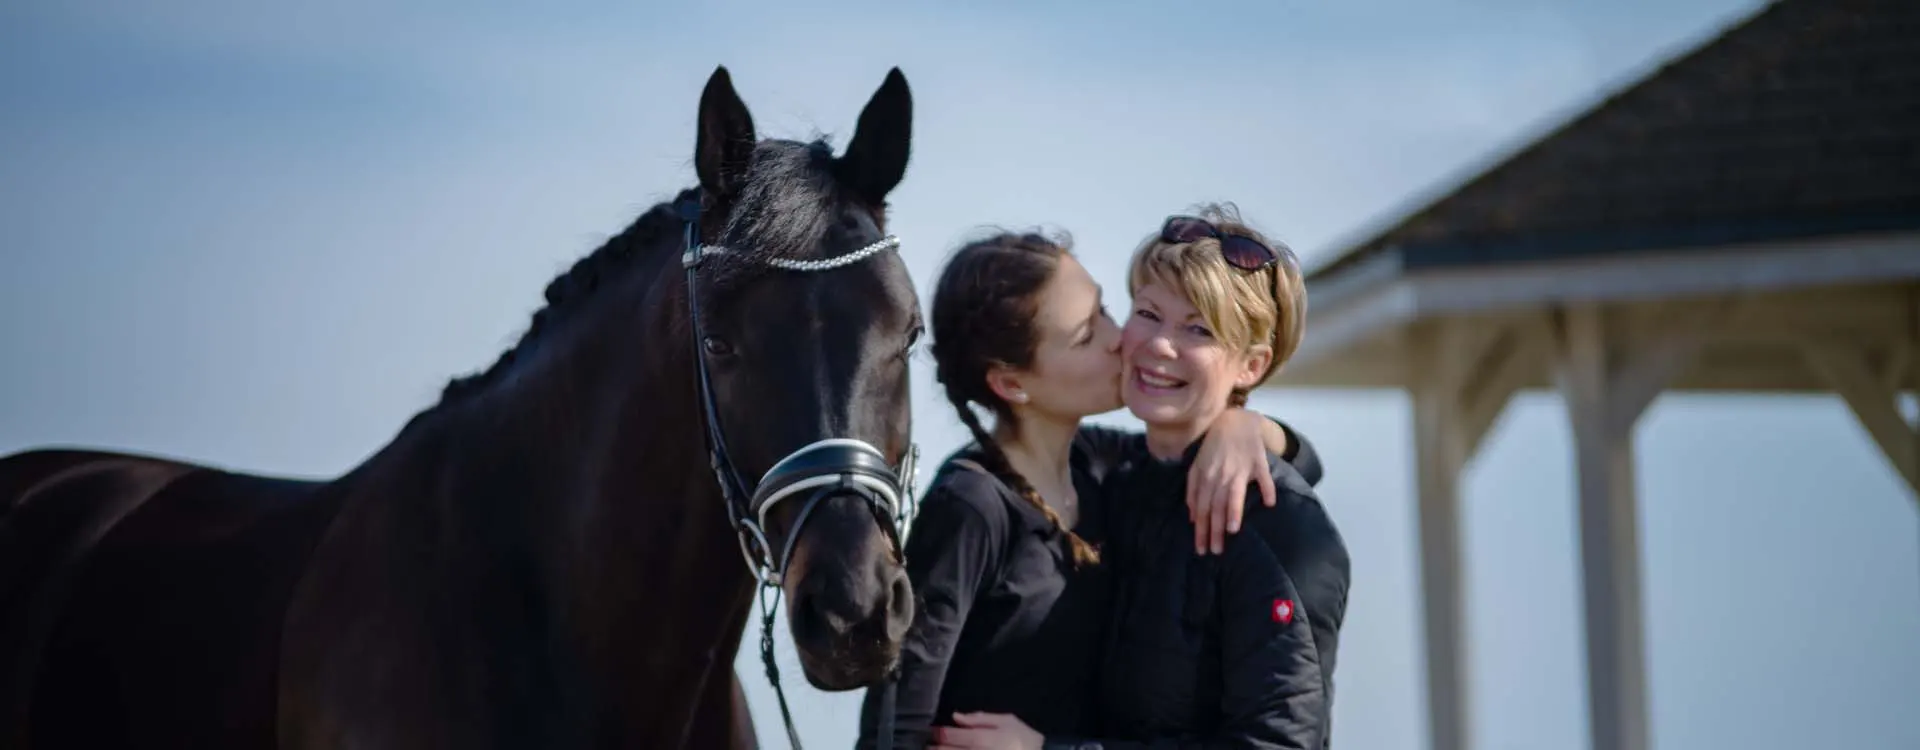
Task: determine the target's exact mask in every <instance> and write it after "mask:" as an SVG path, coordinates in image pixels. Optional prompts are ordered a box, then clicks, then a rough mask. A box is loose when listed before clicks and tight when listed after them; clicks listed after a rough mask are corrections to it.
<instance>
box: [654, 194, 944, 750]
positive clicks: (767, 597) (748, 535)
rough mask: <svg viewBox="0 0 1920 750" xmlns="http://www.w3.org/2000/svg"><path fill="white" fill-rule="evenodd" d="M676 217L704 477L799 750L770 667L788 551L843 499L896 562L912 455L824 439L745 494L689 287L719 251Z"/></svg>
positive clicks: (782, 697) (839, 259)
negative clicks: (742, 564)
mask: <svg viewBox="0 0 1920 750" xmlns="http://www.w3.org/2000/svg"><path fill="white" fill-rule="evenodd" d="M678 209H679V211H680V220H681V222H682V223H683V224H684V225H685V227H686V241H685V246H684V247H685V251H684V253H683V254H682V255H681V257H680V265H681V267H682V268H684V269H685V270H686V274H687V318H688V321H689V323H690V324H691V325H692V328H693V360H694V363H695V364H694V367H695V369H696V370H697V371H698V373H699V377H700V401H701V405H702V407H703V408H704V409H705V415H706V425H707V455H708V461H709V463H710V464H711V465H712V467H713V474H714V478H715V479H716V480H718V481H719V483H720V492H721V495H723V496H724V498H725V501H726V507H727V520H728V522H729V524H731V525H732V527H733V530H734V534H735V537H736V539H737V540H738V541H739V543H740V555H741V557H742V558H744V559H745V560H746V563H747V570H748V571H749V572H751V573H752V574H753V577H754V579H755V581H756V582H757V583H758V584H759V592H758V597H757V598H758V599H759V601H760V660H761V662H762V663H764V664H765V665H766V669H767V681H768V682H770V683H772V684H773V694H774V696H775V697H776V698H778V699H779V701H780V718H781V720H782V721H784V722H785V723H786V727H787V740H788V741H789V742H790V743H792V746H793V747H794V748H796V750H797V749H798V748H799V747H800V734H799V732H798V731H796V730H795V729H794V727H793V713H792V711H790V710H789V709H788V708H787V696H786V692H785V691H783V690H781V688H780V671H779V669H778V668H777V667H775V666H774V661H773V623H774V618H775V613H776V612H777V611H778V610H779V607H780V594H781V584H782V582H783V581H784V579H785V576H786V571H787V564H788V562H790V561H791V558H792V555H793V545H794V541H795V540H796V539H799V538H800V530H801V528H802V527H803V526H804V525H805V524H806V522H807V517H808V516H809V515H812V513H813V509H814V508H815V507H816V506H818V505H819V504H820V501H821V500H824V499H826V498H828V497H833V496H837V495H852V496H855V497H858V498H861V499H862V500H865V501H866V503H867V507H868V508H869V509H871V510H872V511H873V514H874V518H875V520H876V521H878V522H879V524H880V528H881V529H883V530H885V531H886V534H887V539H888V541H889V542H890V543H891V545H892V547H893V552H894V554H895V556H897V557H899V558H900V559H905V550H904V547H903V545H902V542H901V537H902V535H903V534H904V529H905V528H906V524H907V521H908V512H907V509H908V506H910V505H912V504H913V481H914V471H915V468H916V464H917V462H918V459H919V456H920V448H919V446H918V445H916V444H914V443H912V442H911V441H909V442H908V444H907V450H906V453H905V454H904V455H902V456H901V458H900V464H899V466H890V465H888V463H887V459H886V454H884V453H882V452H881V451H880V449H878V448H875V447H874V446H873V445H872V444H869V443H867V442H866V441H863V440H858V439H855V438H844V437H843V438H828V439H825V440H820V441H817V442H814V443H811V444H809V445H806V446H803V447H801V448H800V449H799V450H796V451H794V452H792V453H789V454H787V456H786V457H785V458H782V459H780V461H778V462H776V463H775V464H774V465H773V468H770V469H768V470H767V473H766V474H765V475H763V476H761V477H760V481H759V483H758V484H755V485H751V486H750V485H748V484H747V483H746V482H745V481H742V480H741V478H740V473H739V471H738V470H737V469H736V468H735V467H734V464H733V461H732V460H731V459H729V457H728V456H727V441H726V437H725V435H724V434H723V432H722V430H721V427H720V414H719V409H718V407H717V405H716V403H715V401H714V395H713V386H712V383H711V380H710V378H709V376H708V374H707V357H706V351H705V345H704V343H703V342H704V340H705V338H706V334H705V332H704V330H703V328H702V327H701V325H700V304H699V294H698V291H697V290H698V284H696V283H695V282H696V277H697V275H698V274H697V272H698V270H699V267H700V264H701V262H703V261H704V260H706V259H707V258H708V257H712V256H714V255H718V254H721V253H723V252H724V251H725V250H724V248H717V247H707V246H704V245H703V244H702V243H701V242H700V201H699V199H697V198H689V199H686V200H682V201H681V202H680V203H679V205H678ZM899 244H900V241H899V240H898V239H897V238H895V237H892V236H888V237H885V238H882V239H881V240H880V241H879V242H875V243H873V244H871V245H868V246H866V247H863V248H860V249H858V250H855V251H853V252H850V253H846V254H844V255H839V256H836V257H832V258H825V259H821V260H792V259H785V258H774V259H769V260H767V261H765V262H766V263H768V264H769V265H772V266H773V267H775V268H780V269H783V270H787V271H795V272H800V273H812V272H820V271H828V270H832V269H835V268H840V267H843V266H847V265H852V264H854V263H858V262H860V261H863V260H866V259H867V258H869V257H872V256H873V255H876V254H878V253H880V252H882V251H885V250H890V249H894V248H897V247H898V246H899ZM795 499H797V500H800V501H801V503H802V504H801V506H800V510H799V512H798V513H796V514H795V515H794V518H793V524H792V525H791V526H790V527H789V528H788V529H787V533H786V539H785V540H784V542H783V543H782V544H781V545H780V550H779V553H778V554H775V553H774V548H773V545H772V544H770V543H769V540H768V538H767V533H766V529H767V514H768V512H769V511H771V510H772V509H773V508H774V507H775V506H776V505H778V504H779V503H781V502H783V501H787V500H795ZM893 677H894V676H892V675H890V676H889V677H888V679H887V684H886V686H885V687H884V688H883V689H884V691H885V692H884V693H883V694H882V699H881V719H880V729H881V732H880V735H879V736H880V743H881V744H880V748H881V750H887V748H889V747H890V746H891V745H892V741H893V705H892V704H893V702H894V693H895V689H894V682H895V681H894V679H893Z"/></svg>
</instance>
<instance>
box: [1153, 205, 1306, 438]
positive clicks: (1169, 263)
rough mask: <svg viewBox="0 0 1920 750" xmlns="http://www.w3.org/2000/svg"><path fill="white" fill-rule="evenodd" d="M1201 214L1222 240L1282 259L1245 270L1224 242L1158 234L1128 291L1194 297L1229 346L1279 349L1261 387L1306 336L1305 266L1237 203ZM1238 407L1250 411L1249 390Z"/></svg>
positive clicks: (1238, 398)
mask: <svg viewBox="0 0 1920 750" xmlns="http://www.w3.org/2000/svg"><path fill="white" fill-rule="evenodd" d="M1197 215H1198V216H1199V217H1200V218H1203V219H1206V220H1207V221H1210V222H1212V223H1213V225H1214V227H1215V228H1217V229H1219V230H1220V233H1221V234H1228V235H1243V236H1246V237H1249V238H1252V239H1255V240H1258V241H1260V242H1261V243H1262V244H1265V245H1266V246H1267V247H1270V248H1273V252H1274V255H1275V256H1276V257H1277V261H1276V262H1275V263H1274V264H1273V265H1271V266H1268V267H1266V268H1264V269H1261V270H1259V271H1243V270H1241V269H1239V268H1235V267H1233V266H1231V265H1229V264H1228V263H1227V261H1226V258H1225V257H1223V256H1222V255H1221V254H1220V241H1219V240H1217V239H1214V238H1212V237H1203V238H1201V239H1198V240H1195V241H1193V242H1187V243H1172V242H1166V241H1164V240H1162V239H1161V238H1160V233H1159V230H1157V229H1156V230H1155V231H1154V233H1153V235H1152V236H1149V237H1148V238H1147V239H1146V241H1145V242H1143V243H1141V245H1140V247H1139V248H1138V249H1136V250H1134V252H1133V260H1132V261H1131V262H1130V263H1129V267H1128V270H1127V286H1128V291H1129V292H1131V293H1134V294H1138V293H1139V291H1140V288H1141V287H1143V286H1146V285H1147V284H1150V283H1158V284H1160V285H1162V286H1165V287H1167V288H1168V289H1172V290H1174V291H1176V292H1178V293H1179V294H1180V295H1181V296H1184V297H1186V298H1187V301H1188V302H1190V303H1192V304H1193V306H1194V308H1195V309H1197V310H1199V312H1200V317H1201V319H1203V320H1205V321H1206V322H1207V327H1208V328H1210V329H1212V330H1213V332H1214V335H1215V336H1216V337H1218V338H1219V340H1220V342H1221V343H1222V344H1224V345H1226V346H1227V347H1228V348H1230V349H1233V350H1234V351H1238V352H1240V353H1242V354H1245V353H1247V352H1250V351H1252V349H1253V347H1254V346H1255V345H1259V344H1265V345H1267V346H1269V347H1272V349H1273V360H1272V361H1271V362H1270V363H1268V365H1267V371H1266V372H1265V373H1263V374H1261V376H1260V379H1259V380H1258V381H1255V382H1254V387H1255V388H1258V387H1260V385H1261V384H1263V383H1265V382H1267V379H1268V378H1271V377H1273V374H1274V373H1276V372H1279V371H1280V367H1281V365H1284V364H1286V362H1287V360H1288V359H1289V358H1291V357H1292V356H1293V353H1294V351H1295V350H1297V349H1299V348H1300V339H1301V338H1302V337H1303V336H1304V335H1305V333H1306V323H1307V289H1306V284H1305V282H1304V281H1303V280H1302V274H1301V272H1300V260H1299V258H1297V257H1296V256H1295V255H1294V253H1293V250H1292V249H1291V248H1288V247H1287V246H1286V245H1285V244H1283V243H1280V242H1275V241H1272V240H1269V239H1267V238H1266V236H1265V235H1262V234H1260V233H1259V232H1257V231H1255V230H1254V229H1253V228H1252V227H1249V226H1247V224H1246V222H1244V221H1242V220H1241V219H1240V213H1239V210H1238V209H1237V208H1235V207H1234V205H1233V204H1231V203H1223V204H1208V205H1206V206H1202V207H1201V208H1200V210H1199V212H1198V214H1197ZM1232 401H1233V405H1234V406H1244V405H1246V401H1247V394H1246V391H1243V390H1239V389H1235V390H1234V392H1233V397H1232Z"/></svg>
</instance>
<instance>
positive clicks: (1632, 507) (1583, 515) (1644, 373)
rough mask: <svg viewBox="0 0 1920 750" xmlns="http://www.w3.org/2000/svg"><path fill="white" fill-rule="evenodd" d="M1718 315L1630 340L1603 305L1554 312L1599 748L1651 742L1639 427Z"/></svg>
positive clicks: (1590, 701)
mask: <svg viewBox="0 0 1920 750" xmlns="http://www.w3.org/2000/svg"><path fill="white" fill-rule="evenodd" d="M1728 309H1731V308H1728ZM1711 318H1712V316H1702V318H1701V319H1700V320H1696V321H1681V322H1679V323H1677V324H1675V325H1674V326H1672V328H1671V330H1669V331H1666V332H1665V333H1664V334H1662V335H1659V336H1652V337H1649V336H1648V334H1647V332H1644V331H1643V332H1641V333H1642V335H1641V340H1640V341H1632V340H1630V339H1628V338H1627V337H1624V336H1622V335H1620V332H1619V331H1615V330H1610V327H1609V325H1608V323H1609V320H1608V319H1607V316H1606V314H1605V311H1604V310H1603V309H1602V308H1600V307H1598V306H1593V305H1580V306H1574V307H1572V308H1570V309H1566V310H1564V311H1562V312H1560V313H1559V314H1558V315H1557V316H1555V326H1554V328H1553V330H1554V334H1555V337H1556V343H1557V347H1556V352H1555V354H1556V367H1555V370H1556V377H1557V380H1558V381H1559V386H1560V392H1561V394H1562V398H1563V399H1564V400H1565V401H1566V406H1567V417H1568V419H1569V421H1570V422H1571V423H1572V431H1573V439H1574V454H1575V456H1574V457H1575V461H1574V466H1575V471H1576V473H1577V478H1576V487H1577V495H1578V502H1579V506H1580V514H1579V517H1580V559H1581V582H1582V589H1583V596H1582V605H1583V610H1584V614H1585V619H1586V645H1587V681H1588V685H1587V710H1588V731H1589V733H1590V741H1589V746H1590V747H1591V749H1592V750H1646V748H1647V747H1649V731H1648V725H1647V665H1646V645H1645V632H1644V618H1643V617H1642V607H1643V598H1642V594H1641V575H1640V535H1639V509H1638V499H1637V498H1636V497H1635V487H1634V455H1633V429H1634V425H1635V423H1637V422H1638V421H1639V418H1640V415H1641V414H1642V413H1644V412H1645V410H1646V408H1647V407H1648V406H1649V405H1650V404H1651V403H1652V402H1653V400H1654V398H1655V397H1656V396H1657V395H1658V394H1659V392H1660V390H1661V389H1662V388H1664V387H1665V386H1666V384H1667V383H1668V382H1670V381H1671V380H1672V379H1673V378H1675V377H1677V376H1678V375H1680V374H1681V372H1682V371H1683V370H1684V369H1685V368H1686V367H1687V366H1688V364H1689V363H1690V362H1691V361H1692V360H1693V357H1694V356H1695V354H1696V353H1697V351H1698V344H1697V334H1698V331H1699V328H1698V326H1699V325H1701V324H1703V323H1705V322H1706V321H1707V320H1710V319H1711Z"/></svg>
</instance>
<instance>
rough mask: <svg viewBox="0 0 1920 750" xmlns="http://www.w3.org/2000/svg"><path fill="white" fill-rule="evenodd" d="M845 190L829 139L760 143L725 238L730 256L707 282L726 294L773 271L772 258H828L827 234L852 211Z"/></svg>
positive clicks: (716, 263) (719, 263)
mask: <svg viewBox="0 0 1920 750" xmlns="http://www.w3.org/2000/svg"><path fill="white" fill-rule="evenodd" d="M841 187H842V186H840V185H839V184H838V182H837V181H836V179H835V175H834V170H833V148H832V146H831V145H829V144H828V142H827V141H826V139H825V138H819V139H816V140H814V141H811V142H808V143H800V142H796V141H787V140H766V141H761V142H760V144H759V145H758V146H756V147H755V148H754V154H753V166H752V168H751V170H750V171H749V172H748V175H747V182H746V184H745V186H744V187H742V188H741V190H740V194H739V195H738V196H737V197H736V198H735V199H734V201H733V209H732V211H731V212H730V213H729V215H728V218H727V225H726V227H725V229H724V230H723V231H722V232H721V233H720V237H721V242H722V244H724V245H725V246H726V252H725V253H723V254H720V255H718V256H716V257H715V258H714V265H713V267H712V269H711V272H710V276H709V278H708V281H709V282H710V283H712V284H713V285H714V286H715V287H717V288H721V289H725V288H728V287H733V286H737V285H739V284H740V283H742V282H744V281H745V280H746V279H747V278H749V277H751V276H752V275H754V274H757V273H761V272H764V271H766V270H767V269H769V268H771V266H769V265H768V264H767V261H768V260H770V259H774V258H808V257H820V256H824V255H825V254H826V253H827V252H828V251H827V250H826V249H825V247H824V246H825V243H826V238H827V234H828V232H830V231H832V229H833V227H834V225H835V224H836V223H838V221H839V219H840V215H841V213H842V212H843V211H844V210H846V208H847V203H846V201H845V200H843V198H842V191H841Z"/></svg>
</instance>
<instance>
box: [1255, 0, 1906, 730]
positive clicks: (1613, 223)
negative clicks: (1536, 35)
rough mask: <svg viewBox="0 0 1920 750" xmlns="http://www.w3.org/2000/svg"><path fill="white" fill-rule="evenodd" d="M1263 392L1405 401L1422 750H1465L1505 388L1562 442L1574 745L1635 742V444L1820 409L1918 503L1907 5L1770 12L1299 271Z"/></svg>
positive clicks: (1640, 654)
mask: <svg viewBox="0 0 1920 750" xmlns="http://www.w3.org/2000/svg"><path fill="white" fill-rule="evenodd" d="M1307 286H1308V294H1309V299H1310V301H1311V306H1312V311H1311V313H1310V316H1309V324H1308V329H1309V330H1308V336H1307V339H1306V342H1305V343H1304V344H1303V346H1302V348H1301V350H1300V352H1299V354H1298V355H1297V357H1296V358H1295V360H1294V361H1293V363H1291V364H1290V365H1289V366H1288V368H1287V369H1286V371H1285V373H1284V374H1283V375H1282V376H1281V377H1280V378H1278V379H1277V381H1278V382H1276V383H1275V384H1274V387H1304V388H1395V389H1406V390H1407V391H1408V392H1410V394H1411V396H1412V403H1413V405H1414V407H1413V412H1414V414H1413V424H1414V434H1415V436H1416V437H1415V442H1416V455H1417V460H1416V464H1417V468H1416V472H1417V475H1418V483H1417V486H1418V492H1419V497H1418V522H1419V529H1420V531H1419V539H1420V558H1419V559H1420V563H1421V584H1422V594H1423V598H1424V603H1425V613H1424V624H1425V642H1426V655H1427V675H1426V679H1427V696H1428V698H1427V701H1428V708H1429V713H1430V718H1431V725H1430V738H1431V743H1430V744H1431V747H1432V749H1433V750H1466V748H1468V747H1470V744H1471V738H1472V732H1471V729H1470V727H1469V726H1468V724H1467V717H1468V715H1469V712H1468V705H1469V703H1468V701H1469V698H1470V696H1469V695H1468V692H1467V688H1468V684H1469V680H1468V679H1467V674H1466V671H1467V669H1468V667H1469V659H1468V654H1467V650H1466V648H1465V634H1466V628H1465V622H1464V619H1463V611H1462V606H1463V604H1462V602H1463V598H1462V591H1461V583H1462V578H1461V576H1462V570H1461V559H1460V529H1459V526H1460V521H1459V518H1460V515H1459V477H1460V473H1461V470H1462V467H1463V466H1464V465H1465V464H1466V462H1468V461H1470V460H1472V458H1473V456H1474V454H1475V453H1476V451H1477V450H1478V447H1479V445H1480V442H1481V440H1482V439H1483V437H1484V436H1485V435H1486V434H1487V431H1488V428H1489V427H1490V426H1491V425H1492V424H1493V423H1494V421H1495V420H1496V419H1497V418H1498V416H1499V415H1500V413H1501V411H1502V410H1503V409H1504V408H1505V406H1506V404H1507V402H1508V401H1509V400H1510V399H1511V398H1512V397H1513V395H1514V394H1515V393H1517V392H1519V391H1521V390H1523V389H1546V388H1552V389H1556V390H1558V391H1559V392H1560V394H1561V396H1562V398H1563V399H1564V400H1565V402H1566V407H1567V413H1568V417H1569V419H1570V420H1571V423H1572V433H1573V437H1574V445H1575V451H1576V453H1577V455H1576V460H1575V464H1574V465H1575V467H1576V471H1577V472H1578V477H1577V482H1576V485H1577V497H1578V503H1579V513H1578V518H1579V523H1580V543H1581V564H1582V568H1583V572H1582V583H1583V586H1584V589H1585V592H1584V597H1583V603H1584V611H1585V624H1586V636H1585V637H1586V652H1587V653H1586V656H1587V667H1588V679H1589V681H1590V684H1589V689H1588V695H1589V706H1588V708H1589V712H1590V724H1591V731H1592V744H1591V747H1592V748H1593V750H1642V749H1644V748H1646V747H1648V745H1649V739H1648V736H1649V733H1648V726H1647V715H1648V713H1647V677H1646V674H1647V672H1646V652H1645V648H1644V646H1643V643H1642V622H1641V607H1642V604H1641V574H1640V549H1639V541H1638V539H1637V533H1636V520H1637V519H1636V512H1637V511H1636V507H1635V502H1636V500H1635V496H1634V453H1633V433H1634V425H1635V423H1636V422H1637V421H1638V418H1639V416H1640V414H1641V413H1642V412H1644V411H1645V410H1646V408H1647V406H1648V405H1649V404H1650V403H1651V402H1652V401H1653V400H1654V398H1656V397H1657V396H1658V395H1659V394H1660V393H1661V392H1662V391H1666V390H1678V391H1749V392H1802V393H1805V392H1831V393H1835V394H1838V395H1839V396H1840V397H1841V398H1843V399H1844V400H1845V401H1846V403H1847V405H1848V406H1849V407H1850V408H1851V409H1852V411H1853V413H1854V415H1855V416H1857V417H1858V418H1859V421H1860V424H1861V425H1862V426H1863V427H1864V428H1865V430H1866V432H1867V433H1869V434H1870V435H1871V436H1872V437H1873V439H1874V441H1876V442H1877V443H1878V444H1879V446H1880V448H1881V449H1882V450H1883V451H1884V452H1885V453H1886V456H1887V459H1888V461H1889V462H1890V463H1891V465H1892V467H1893V468H1894V470H1895V471H1897V472H1898V473H1899V474H1900V476H1901V477H1903V478H1904V479H1905V480H1906V482H1907V483H1908V485H1909V486H1910V487H1913V488H1914V490H1915V492H1916V493H1920V433H1916V429H1915V427H1914V426H1913V425H1911V424H1909V423H1908V422H1907V420H1906V419H1905V418H1904V417H1903V415H1902V414H1901V413H1900V411H1899V409H1898V408H1897V406H1896V397H1897V394H1898V393H1899V392H1901V391H1902V390H1910V389H1915V388H1916V387H1920V368H1916V367H1915V358H1916V356H1917V353H1920V2H1913V0H1782V1H1780V2H1775V3H1773V4H1770V5H1768V6H1766V7H1765V8H1764V9H1762V10H1760V11H1759V12H1758V13H1756V14H1754V15H1753V16H1751V17H1749V18H1747V19H1746V20H1744V21H1742V22H1740V23H1738V24H1736V25H1734V26H1733V27H1731V28H1729V29H1728V30H1726V31H1725V32H1724V33H1722V34H1721V35H1719V36H1718V37H1716V38H1714V39H1712V40H1710V41H1708V42H1706V43H1705V44H1703V45H1701V46H1699V47H1698V48H1696V49H1694V50H1693V51H1692V52H1690V53H1687V54H1685V55H1683V56H1681V57H1679V58H1678V59H1675V60H1673V61H1671V62H1670V63H1668V64H1667V65H1665V66H1664V67H1662V68H1660V69H1659V70H1658V71H1656V72H1653V73H1652V74H1650V75H1648V76H1647V77H1645V78H1643V79H1642V80H1640V81H1638V82H1637V83H1634V84H1633V85H1631V86H1629V87H1627V88H1625V89H1623V90H1621V91H1619V92H1618V93H1616V94H1615V95H1613V96H1611V97H1610V98H1608V99H1607V100H1606V101H1604V102H1603V103H1601V104H1599V105H1597V106H1595V107H1593V108H1591V109H1589V110H1587V111H1586V112H1585V113H1583V114H1581V115H1579V116H1577V117H1575V118H1574V119H1572V120H1571V121H1569V122H1568V123H1566V124H1564V125H1563V126H1561V127H1559V128H1558V129H1556V130H1555V131H1553V132H1551V133H1549V134H1547V135H1545V136H1544V137H1542V138H1540V139H1538V140H1536V141H1534V142H1532V143H1530V144H1527V145H1525V146H1524V147H1523V148H1521V149H1519V150H1518V151H1516V152H1514V153H1513V154H1512V155H1510V156H1508V157H1507V158H1505V159H1504V160H1502V161H1500V162H1499V163H1498V164H1497V165H1495V166H1493V167H1491V168H1490V169H1487V170H1485V171H1484V172H1481V173H1480V174H1478V175H1476V176H1474V177H1473V178H1471V179H1470V180H1468V181H1467V182H1466V183H1465V184H1463V185H1461V186H1460V187H1458V188H1457V189H1455V190H1453V191H1452V192H1451V193H1448V194H1446V195H1445V196H1443V197H1441V198H1439V199H1437V200H1434V201H1432V202H1430V203H1428V204H1426V205H1425V206H1424V207H1421V208H1419V209H1418V210H1416V211H1414V212H1412V213H1411V214H1410V215H1407V216H1405V217H1404V218H1401V219H1400V220H1399V221H1397V222H1396V223H1394V224H1393V225H1392V226H1390V227H1388V228H1386V229H1385V230H1384V231H1381V232H1379V233H1377V234H1376V235H1374V236H1371V237H1370V238H1368V239H1366V240H1365V241H1363V242H1360V243H1359V244H1357V245H1354V246H1352V247H1350V248H1348V249H1346V250H1345V251H1344V252H1341V253H1338V254H1336V255H1335V256H1334V257H1333V259H1332V260H1331V261H1330V262H1327V263H1325V264H1324V265H1322V266H1320V267H1318V268H1316V269H1313V270H1312V271H1311V272H1310V273H1309V276H1308V282H1307Z"/></svg>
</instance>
